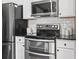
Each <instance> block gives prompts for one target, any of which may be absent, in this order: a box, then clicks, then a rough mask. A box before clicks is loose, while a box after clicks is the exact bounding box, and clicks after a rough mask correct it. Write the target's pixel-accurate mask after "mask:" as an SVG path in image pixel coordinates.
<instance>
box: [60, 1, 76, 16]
mask: <svg viewBox="0 0 79 59" xmlns="http://www.w3.org/2000/svg"><path fill="white" fill-rule="evenodd" d="M74 16H75V0H59V17H74Z"/></svg>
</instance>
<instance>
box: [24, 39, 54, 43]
mask: <svg viewBox="0 0 79 59" xmlns="http://www.w3.org/2000/svg"><path fill="white" fill-rule="evenodd" d="M25 39H27V38H25ZM28 40H29V41H38V42H49V43H54V42H55V41H54V40H48V39H31V38H28Z"/></svg>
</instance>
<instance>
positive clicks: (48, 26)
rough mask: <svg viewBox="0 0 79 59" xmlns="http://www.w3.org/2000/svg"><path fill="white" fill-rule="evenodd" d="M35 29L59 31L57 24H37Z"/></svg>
mask: <svg viewBox="0 0 79 59" xmlns="http://www.w3.org/2000/svg"><path fill="white" fill-rule="evenodd" d="M37 29H49V30H59V24H53V25H49V24H37Z"/></svg>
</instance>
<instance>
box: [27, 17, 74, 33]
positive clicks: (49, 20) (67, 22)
mask: <svg viewBox="0 0 79 59" xmlns="http://www.w3.org/2000/svg"><path fill="white" fill-rule="evenodd" d="M74 20H75V18H69V19H68V18H67V19H63V18H62V19H60V18H57V17H56V18H54V17H42V18H36V20H29V22H28V27H30V28H32V29H33V32H34V33H36V25H37V24H54V23H57V24H60V31H61V33H62V30H63V29H64V27H66V29H68V28H72V29H73V34H75V29H74V28H75V22H74ZM66 29H64V30H66Z"/></svg>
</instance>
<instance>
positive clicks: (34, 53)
mask: <svg viewBox="0 0 79 59" xmlns="http://www.w3.org/2000/svg"><path fill="white" fill-rule="evenodd" d="M26 52H27V53H29V54H33V55H39V56H48V57H50V56H53V55H55V54H54V53H52V54H41V53H36V52H31V51H28V50H26Z"/></svg>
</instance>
